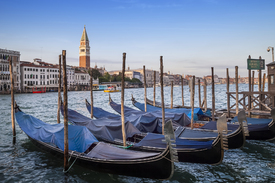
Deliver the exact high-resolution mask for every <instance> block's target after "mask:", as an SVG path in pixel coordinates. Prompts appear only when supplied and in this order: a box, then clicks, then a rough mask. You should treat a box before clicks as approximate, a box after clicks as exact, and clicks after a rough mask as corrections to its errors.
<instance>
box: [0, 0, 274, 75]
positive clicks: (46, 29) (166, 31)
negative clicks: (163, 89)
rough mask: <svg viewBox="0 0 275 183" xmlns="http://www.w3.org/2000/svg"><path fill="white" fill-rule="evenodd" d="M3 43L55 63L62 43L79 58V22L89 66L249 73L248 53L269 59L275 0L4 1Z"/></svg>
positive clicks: (73, 61)
mask: <svg viewBox="0 0 275 183" xmlns="http://www.w3.org/2000/svg"><path fill="white" fill-rule="evenodd" d="M2 5H3V7H5V8H3V9H2V10H1V11H2V12H3V14H4V15H5V18H3V19H1V20H0V23H1V25H5V26H2V28H1V30H0V39H1V42H0V48H2V49H5V48H6V49H8V50H15V51H19V52H20V53H21V60H22V61H32V60H33V59H34V58H41V59H42V60H44V61H45V62H49V63H53V64H56V63H58V55H59V54H61V51H62V50H67V63H68V64H69V65H72V66H78V63H79V41H80V39H81V35H82V31H83V27H84V25H85V26H86V29H87V34H88V37H89V40H90V49H91V51H90V53H91V54H90V55H91V56H90V59H91V67H94V65H95V64H97V66H98V67H105V68H106V70H108V71H111V70H120V69H121V64H122V53H123V52H126V53H127V56H126V67H128V66H129V67H130V68H131V69H137V68H142V66H143V65H145V66H146V68H147V69H153V70H159V59H160V56H163V63H164V72H168V71H170V73H173V74H184V75H190V74H191V75H196V76H198V77H202V76H205V75H210V74H211V67H214V69H215V74H217V75H219V76H220V77H225V74H226V68H229V71H230V76H231V77H233V76H234V72H235V66H236V65H237V66H239V75H241V77H246V76H247V67H246V59H247V57H248V55H251V57H252V58H258V57H259V56H262V58H263V59H265V64H267V63H270V62H271V58H272V55H271V53H270V52H267V47H268V46H273V47H274V46H275V37H274V29H275V25H274V24H272V22H273V17H274V15H275V11H273V7H275V2H274V1H272V0H267V1H264V2H263V1H256V0H250V1H248V0H244V1H234V0H233V1H218V0H197V1H193V0H187V1H176V0H171V1H164V0H158V1H157V0H152V1H140V0H106V1H83V2H81V3H80V2H77V1H66V3H64V2H61V1H33V0H27V1H3V2H2Z"/></svg>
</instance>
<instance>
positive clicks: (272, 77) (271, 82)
mask: <svg viewBox="0 0 275 183" xmlns="http://www.w3.org/2000/svg"><path fill="white" fill-rule="evenodd" d="M270 84H272V85H273V84H274V75H270Z"/></svg>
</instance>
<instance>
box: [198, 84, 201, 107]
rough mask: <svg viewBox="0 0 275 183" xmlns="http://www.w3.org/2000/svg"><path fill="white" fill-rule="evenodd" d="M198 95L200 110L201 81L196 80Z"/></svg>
mask: <svg viewBox="0 0 275 183" xmlns="http://www.w3.org/2000/svg"><path fill="white" fill-rule="evenodd" d="M198 93H199V108H202V105H201V80H200V79H198Z"/></svg>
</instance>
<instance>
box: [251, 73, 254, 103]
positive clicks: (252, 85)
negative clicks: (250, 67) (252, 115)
mask: <svg viewBox="0 0 275 183" xmlns="http://www.w3.org/2000/svg"><path fill="white" fill-rule="evenodd" d="M254 77H255V71H252V79H251V80H252V81H251V82H252V84H251V92H252V93H253V92H254ZM251 95H252V94H251ZM253 106H254V102H253V101H251V107H253Z"/></svg>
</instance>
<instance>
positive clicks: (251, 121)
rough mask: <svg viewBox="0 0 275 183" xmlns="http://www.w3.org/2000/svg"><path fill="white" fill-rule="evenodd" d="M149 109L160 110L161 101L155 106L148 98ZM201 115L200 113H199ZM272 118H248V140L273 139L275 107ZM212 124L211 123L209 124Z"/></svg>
mask: <svg viewBox="0 0 275 183" xmlns="http://www.w3.org/2000/svg"><path fill="white" fill-rule="evenodd" d="M135 102H136V101H133V105H134V106H136V107H137V108H139V109H140V110H144V104H142V105H140V104H138V103H135ZM147 104H149V105H147V110H149V111H157V110H160V108H159V102H157V103H156V106H153V104H152V101H151V100H148V99H147ZM165 110H166V111H174V112H175V111H179V112H180V111H185V112H186V111H187V110H190V109H186V110H185V109H184V108H180V107H179V106H178V108H174V109H168V108H167V109H165ZM199 115H200V114H199ZM270 116H271V119H262V118H248V117H247V118H246V121H247V128H248V129H247V131H248V135H247V136H246V139H248V140H272V139H274V138H275V109H274V108H273V109H272V110H271V112H270ZM238 121H239V120H238V117H237V116H235V117H234V118H233V119H232V120H229V121H228V124H229V125H232V127H233V128H234V125H239V122H238ZM209 126H210V125H209Z"/></svg>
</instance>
